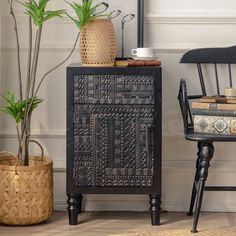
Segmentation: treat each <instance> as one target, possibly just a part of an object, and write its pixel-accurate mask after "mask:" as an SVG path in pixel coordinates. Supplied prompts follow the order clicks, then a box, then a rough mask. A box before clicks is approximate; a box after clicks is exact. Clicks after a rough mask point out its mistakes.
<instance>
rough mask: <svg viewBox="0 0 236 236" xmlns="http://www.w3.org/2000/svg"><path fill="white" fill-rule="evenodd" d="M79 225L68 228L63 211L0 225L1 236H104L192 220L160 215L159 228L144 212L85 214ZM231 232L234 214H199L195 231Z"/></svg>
mask: <svg viewBox="0 0 236 236" xmlns="http://www.w3.org/2000/svg"><path fill="white" fill-rule="evenodd" d="M79 220H80V224H79V225H76V226H69V225H68V219H67V213H66V212H55V213H54V215H53V216H52V217H51V218H50V219H49V220H48V222H46V223H43V224H39V225H34V226H27V227H16V226H14V227H9V226H3V225H0V235H1V236H31V235H34V236H54V235H56V236H72V235H73V236H76V235H78V236H108V235H112V234H118V233H127V232H140V231H146V230H148V231H152V230H166V229H189V230H190V229H191V225H192V218H191V217H187V216H186V214H185V213H163V214H162V217H161V223H162V225H161V226H151V225H150V217H149V213H148V212H137V213H135V212H91V213H89V212H85V213H82V214H81V215H79ZM215 228H218V229H222V228H230V229H235V235H236V213H211V212H207V213H202V214H201V217H200V222H199V229H200V230H206V229H215Z"/></svg>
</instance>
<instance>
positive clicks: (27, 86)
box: [25, 16, 33, 99]
mask: <svg viewBox="0 0 236 236" xmlns="http://www.w3.org/2000/svg"><path fill="white" fill-rule="evenodd" d="M32 42H33V38H32V18H31V17H30V16H29V51H28V66H27V67H28V73H27V80H26V91H25V99H28V98H29V94H30V86H31V78H30V74H31V63H32Z"/></svg>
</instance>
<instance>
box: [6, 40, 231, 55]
mask: <svg viewBox="0 0 236 236" xmlns="http://www.w3.org/2000/svg"><path fill="white" fill-rule="evenodd" d="M226 46H229V45H228V44H213V43H212V44H162V45H161V44H160V45H153V48H154V49H155V52H156V53H184V52H186V51H188V50H190V49H194V48H201V47H203V48H205V47H211V48H212V47H226ZM72 47H73V44H72V43H67V44H66V43H57V44H50V43H43V42H42V44H41V52H42V53H48V52H54V53H69V52H70V51H71V49H72ZM20 50H21V52H22V53H27V52H28V48H27V44H21V49H20ZM2 52H3V53H9V52H11V53H15V52H16V48H15V47H13V46H7V47H6V46H4V47H2ZM74 53H79V49H78V45H77V48H76V49H75V50H74Z"/></svg>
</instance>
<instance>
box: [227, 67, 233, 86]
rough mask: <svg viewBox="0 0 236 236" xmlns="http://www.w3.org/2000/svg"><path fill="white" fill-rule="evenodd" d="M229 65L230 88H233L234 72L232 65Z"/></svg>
mask: <svg viewBox="0 0 236 236" xmlns="http://www.w3.org/2000/svg"><path fill="white" fill-rule="evenodd" d="M228 65H229V86H230V88H232V87H233V82H232V81H233V80H232V70H231V64H228Z"/></svg>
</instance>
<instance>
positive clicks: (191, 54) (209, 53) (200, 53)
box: [178, 46, 236, 233]
mask: <svg viewBox="0 0 236 236" xmlns="http://www.w3.org/2000/svg"><path fill="white" fill-rule="evenodd" d="M180 63H194V64H196V66H197V71H198V76H199V82H200V83H199V85H200V90H201V94H200V95H195V94H191V95H190V94H188V93H187V87H186V81H185V80H184V79H181V81H180V88H179V95H178V100H179V104H180V108H181V113H182V117H183V123H184V135H185V138H186V139H187V140H190V141H195V142H197V147H198V153H197V162H196V174H195V179H194V183H193V189H192V197H191V203H190V208H189V212H188V215H189V216H192V215H193V207H194V205H195V212H194V220H193V228H192V232H193V233H195V232H197V224H198V219H199V213H200V210H201V204H202V198H203V192H204V190H205V191H236V187H233V186H228V187H225V186H217V187H216V186H215V187H214V186H208V187H207V186H205V182H206V180H207V176H208V168H209V167H210V161H211V159H212V157H213V155H214V146H213V143H214V142H235V141H236V136H233V135H231V136H230V135H219V134H216V135H215V134H199V133H194V123H193V118H192V115H191V108H190V100H191V99H199V98H201V97H202V96H209V95H210V96H212V95H216V96H221V95H222V92H223V91H224V87H233V81H232V66H233V65H232V64H236V46H233V47H227V48H202V49H194V50H190V51H188V52H186V53H185V54H184V55H183V57H182V58H181V60H180ZM223 64H225V65H223ZM206 66H207V67H210V66H211V67H213V72H214V73H213V75H214V76H213V78H209V77H206V76H205V75H206V74H208V75H209V73H206V72H205V71H204V70H203V67H206ZM220 67H221V68H222V69H223V70H225V68H226V69H227V71H228V72H227V74H228V75H227V76H226V77H225V76H224V78H222V79H224V80H227V81H224V83H223V82H222V81H223V80H222V79H220V78H219V77H220V76H219V73H218V71H219V68H220ZM211 77H212V76H211ZM206 82H207V83H206ZM210 82H211V83H210ZM213 82H214V84H215V88H216V91H215V93H214V94H209V93H208V88H207V86H206V84H212V83H213ZM225 82H227V83H226V86H225ZM196 84H197V83H196ZM222 84H224V87H222V88H221V85H222ZM234 86H236V83H235V84H234ZM212 87H214V86H212Z"/></svg>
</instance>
